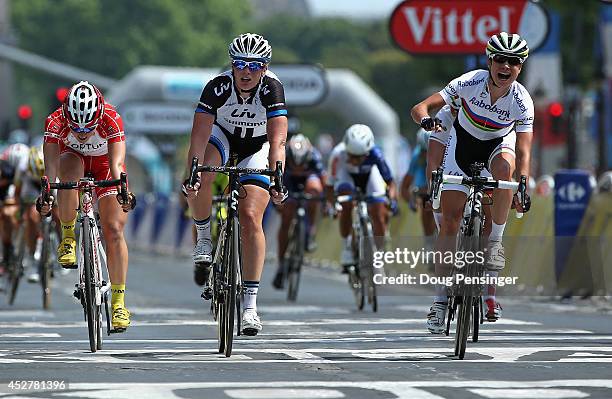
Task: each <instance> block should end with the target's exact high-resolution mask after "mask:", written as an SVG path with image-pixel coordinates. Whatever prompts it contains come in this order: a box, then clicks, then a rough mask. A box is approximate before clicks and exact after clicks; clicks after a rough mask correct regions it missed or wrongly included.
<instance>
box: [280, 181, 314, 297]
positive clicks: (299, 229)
mask: <svg viewBox="0 0 612 399" xmlns="http://www.w3.org/2000/svg"><path fill="white" fill-rule="evenodd" d="M303 190H304V186H303V185H299V186H298V190H297V191H296V192H294V193H290V194H289V198H291V199H294V200H295V201H297V206H296V208H295V214H294V215H293V218H292V221H291V225H290V227H289V242H288V245H287V250H286V251H285V262H284V263H285V270H286V275H287V280H288V283H289V286H288V289H287V300H289V301H293V302H295V300H296V299H297V293H298V288H299V283H300V275H301V269H302V265H303V263H304V254H305V252H306V241H307V235H308V231H307V230H308V221H307V219H306V203H307V202H308V201H323V200H324V197H317V196H313V195H312V194H309V193H305V192H304V191H303Z"/></svg>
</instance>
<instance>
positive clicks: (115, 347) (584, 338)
mask: <svg viewBox="0 0 612 399" xmlns="http://www.w3.org/2000/svg"><path fill="white" fill-rule="evenodd" d="M269 266H270V265H269ZM267 269H268V270H267V272H266V273H265V275H264V278H263V282H262V288H261V289H260V296H259V301H258V305H259V313H260V315H261V318H262V321H263V323H264V330H263V332H262V333H261V334H260V335H258V336H257V337H238V338H236V339H235V341H234V342H235V343H234V354H233V355H232V357H231V358H225V357H224V356H223V355H220V354H218V353H217V349H216V348H217V342H216V334H217V332H216V324H215V323H214V322H213V320H212V317H211V316H210V314H209V313H208V303H207V302H204V301H203V300H202V299H201V298H200V295H199V294H200V291H199V289H198V288H197V287H196V286H195V285H194V284H193V282H192V275H191V274H192V271H191V265H190V263H189V260H188V259H185V258H181V259H176V258H172V257H169V256H164V255H151V254H142V253H140V254H135V253H133V254H132V255H131V261H130V271H129V278H128V288H127V293H126V303H127V305H128V307H129V308H130V310H131V311H132V316H133V317H132V326H131V327H130V328H129V330H128V331H127V332H126V333H124V334H116V335H112V336H111V337H106V336H105V342H104V349H103V350H101V351H99V352H98V353H95V354H92V353H90V352H89V350H88V341H87V328H86V324H85V322H84V321H83V316H82V310H81V308H80V306H79V305H78V304H77V303H76V302H75V301H74V300H73V299H72V297H71V292H72V287H73V285H74V282H75V281H74V279H75V278H76V275H75V273H74V272H72V273H71V274H68V275H66V276H60V277H58V278H56V279H55V280H54V286H53V308H52V310H51V311H48V312H45V311H43V310H42V309H41V302H40V288H39V287H38V286H36V285H31V284H27V283H25V282H24V283H23V285H22V286H21V289H20V291H19V293H18V297H17V300H16V303H15V305H14V306H13V307H12V308H9V307H8V305H6V299H5V298H4V297H1V298H0V301H1V302H0V382H1V383H2V386H1V388H0V397H15V398H17V397H19V398H41V397H45V398H46V397H52V398H56V397H57V398H66V397H71V398H126V399H127V398H130V399H131V398H147V399H153V398H207V399H214V398H249V399H256V398H380V399H385V398H389V399H390V398H411V399H416V398H423V399H439V398H453V399H454V398H538V399H545V398H586V397H589V398H611V397H612V371H610V370H611V368H610V363H612V334H611V333H610V332H611V327H612V323H611V317H610V311H605V310H601V309H600V310H595V309H594V308H593V307H592V306H588V305H586V304H583V305H578V306H572V305H555V304H551V303H548V302H544V301H542V302H538V301H527V300H520V299H513V300H511V301H509V300H507V301H505V302H502V303H503V304H504V318H503V319H502V320H500V321H499V322H497V323H494V324H486V325H485V326H484V327H483V328H482V332H481V340H480V342H478V343H469V344H468V349H467V354H466V358H465V360H463V361H460V360H457V359H456V358H454V357H453V356H452V355H453V344H454V341H453V337H452V336H451V337H439V336H432V335H431V334H429V333H428V332H427V331H426V329H425V319H424V316H425V314H426V312H427V310H428V307H429V301H430V299H429V298H427V297H423V296H420V297H419V296H412V297H408V296H405V297H400V296H395V297H385V298H381V300H380V310H379V312H378V313H377V314H373V313H372V312H371V311H370V310H368V311H364V312H359V311H357V310H356V309H355V305H354V304H353V300H352V296H351V294H350V292H349V290H348V285H347V284H346V282H345V278H344V276H342V275H340V274H339V272H337V271H334V270H328V269H314V268H309V269H307V270H306V271H305V275H304V277H303V280H302V286H301V291H300V295H299V298H298V302H297V304H289V303H287V302H286V301H285V299H284V298H285V293H284V292H278V291H274V290H273V289H272V288H271V285H270V279H271V272H272V269H273V267H268V268H267ZM15 380H26V381H34V380H37V381H41V380H47V381H48V380H56V381H58V380H59V381H65V382H66V383H67V385H66V386H65V389H64V390H47V391H38V392H34V391H30V392H26V391H21V390H18V389H9V388H8V386H7V384H8V383H9V382H10V381H15ZM12 386H13V388H14V387H15V384H13V385H12Z"/></svg>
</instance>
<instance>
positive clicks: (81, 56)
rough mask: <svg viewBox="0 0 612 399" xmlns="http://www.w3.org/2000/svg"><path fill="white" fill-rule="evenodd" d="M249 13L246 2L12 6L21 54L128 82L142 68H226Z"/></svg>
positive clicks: (66, 1)
mask: <svg viewBox="0 0 612 399" xmlns="http://www.w3.org/2000/svg"><path fill="white" fill-rule="evenodd" d="M248 7H249V6H248V3H247V2H244V1H240V0H131V1H118V0H115V1H105V0H88V1H82V0H57V1H53V2H49V1H46V0H31V1H19V2H13V3H12V19H13V25H14V28H15V30H16V33H17V38H18V42H19V46H20V47H21V48H23V49H25V50H30V51H33V52H35V53H38V54H41V55H44V56H47V57H49V58H51V59H55V60H58V61H61V62H66V63H68V64H71V65H75V66H78V67H81V68H85V69H88V70H92V71H95V72H98V73H100V74H103V75H107V76H111V77H115V78H121V77H123V76H124V75H125V74H126V73H128V72H129V71H130V70H132V69H133V68H134V67H135V66H137V65H142V64H157V65H181V66H199V67H204V66H218V65H221V64H223V63H225V62H226V59H227V56H226V51H227V50H226V49H227V43H228V42H229V41H230V40H231V38H232V37H234V36H235V35H236V34H238V33H239V32H240V31H241V30H242V28H243V21H245V19H246V17H248V15H249V8H248ZM228 9H230V10H232V12H227V10H228Z"/></svg>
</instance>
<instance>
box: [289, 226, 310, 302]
mask: <svg viewBox="0 0 612 399" xmlns="http://www.w3.org/2000/svg"><path fill="white" fill-rule="evenodd" d="M305 243H306V229H305V228H304V223H303V220H302V219H298V221H297V222H296V224H295V226H294V230H293V235H292V238H291V243H290V245H289V248H290V253H289V264H288V265H287V280H288V283H289V287H288V289H287V299H288V300H289V301H292V302H295V301H296V299H297V294H298V288H299V285H300V275H301V272H302V264H303V262H304V251H305Z"/></svg>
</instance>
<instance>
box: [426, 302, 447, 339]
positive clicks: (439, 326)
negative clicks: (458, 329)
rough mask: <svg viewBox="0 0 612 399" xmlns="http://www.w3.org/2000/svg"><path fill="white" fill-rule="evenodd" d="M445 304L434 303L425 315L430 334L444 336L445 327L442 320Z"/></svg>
mask: <svg viewBox="0 0 612 399" xmlns="http://www.w3.org/2000/svg"><path fill="white" fill-rule="evenodd" d="M447 306H448V304H447V303H446V302H434V303H433V305H431V308H429V313H428V314H427V329H428V330H429V332H430V333H432V334H444V330H445V329H446V326H445V325H444V319H445V318H446V307H447Z"/></svg>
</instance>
